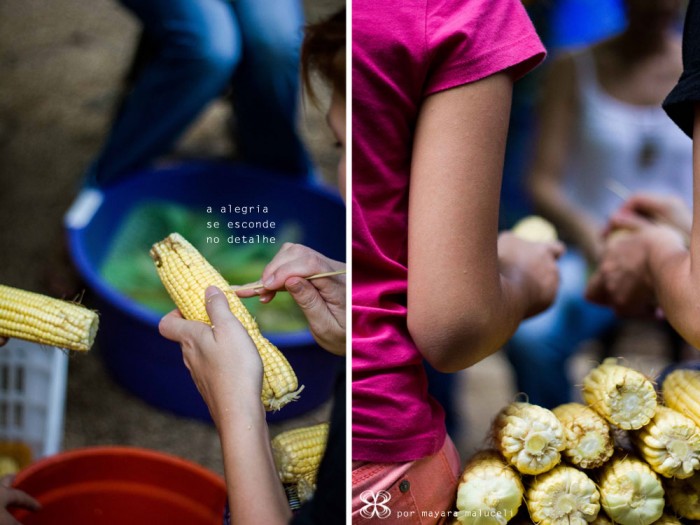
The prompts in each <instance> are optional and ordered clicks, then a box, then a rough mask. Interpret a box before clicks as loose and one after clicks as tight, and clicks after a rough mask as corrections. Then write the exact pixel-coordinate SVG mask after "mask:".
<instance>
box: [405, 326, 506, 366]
mask: <svg viewBox="0 0 700 525" xmlns="http://www.w3.org/2000/svg"><path fill="white" fill-rule="evenodd" d="M407 322H408V331H409V333H410V335H411V337H412V339H413V341H414V342H415V344H416V346H417V347H418V350H419V351H420V352H421V354H422V355H423V357H424V358H425V360H426V361H428V363H430V365H431V366H432V367H433V368H435V369H436V370H438V371H440V372H445V373H451V372H458V371H460V370H463V369H465V368H468V367H470V366H472V365H474V364H476V363H478V362H479V361H481V360H482V359H484V358H485V357H488V356H489V355H491V354H493V353H494V352H496V351H497V350H498V349H499V348H500V347H501V345H502V344H503V343H504V342H505V340H504V341H500V338H499V337H498V334H497V333H496V331H495V330H494V329H493V327H494V326H495V324H494V323H493V322H492V317H491V316H490V315H484V314H483V312H482V313H481V314H477V313H474V314H472V315H470V314H466V313H463V314H462V315H459V316H453V317H452V318H449V317H446V316H442V317H441V318H440V319H438V318H436V317H430V316H427V315H420V314H418V315H411V314H410V313H409V315H408V318H407Z"/></svg>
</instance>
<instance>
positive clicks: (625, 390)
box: [581, 357, 657, 430]
mask: <svg viewBox="0 0 700 525" xmlns="http://www.w3.org/2000/svg"><path fill="white" fill-rule="evenodd" d="M581 395H582V396H583V399H584V401H585V402H586V403H588V405H590V406H591V407H592V408H593V409H594V410H595V411H596V412H598V413H599V414H600V415H601V416H603V417H604V418H605V419H606V420H608V421H609V422H610V423H612V424H613V425H616V426H618V427H620V428H622V429H624V430H636V429H638V428H642V427H643V426H644V425H646V424H647V423H649V420H650V419H651V418H652V416H653V415H654V411H655V410H656V405H657V402H656V391H655V390H654V385H653V384H652V382H651V381H649V380H648V379H647V378H646V377H645V376H644V375H643V374H641V373H640V372H637V371H636V370H633V369H631V368H628V367H626V366H621V365H618V364H617V360H616V359H615V358H614V357H611V358H608V359H605V360H604V361H603V362H602V363H601V364H600V365H598V366H597V367H596V368H594V369H593V370H591V371H590V372H589V373H588V375H586V377H584V379H583V388H582V390H581Z"/></svg>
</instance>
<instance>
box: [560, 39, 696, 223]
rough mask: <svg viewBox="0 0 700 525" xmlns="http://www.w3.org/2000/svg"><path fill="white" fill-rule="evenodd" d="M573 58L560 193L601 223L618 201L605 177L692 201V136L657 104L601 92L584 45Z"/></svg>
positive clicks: (634, 189)
mask: <svg viewBox="0 0 700 525" xmlns="http://www.w3.org/2000/svg"><path fill="white" fill-rule="evenodd" d="M574 62H575V64H576V76H577V79H578V88H579V101H580V108H579V109H580V126H579V127H578V128H577V129H576V130H575V131H574V136H573V142H572V147H571V149H572V152H571V154H570V156H569V162H568V165H567V166H566V170H565V173H564V179H563V188H564V192H565V194H566V195H567V196H568V197H569V198H570V199H571V200H572V201H573V202H576V203H577V204H578V205H580V206H581V207H583V208H585V209H586V210H588V211H589V213H591V214H592V215H593V216H594V217H596V218H597V219H598V220H600V222H601V225H602V224H604V223H605V222H606V221H607V218H608V217H609V216H610V214H611V213H613V212H614V211H616V210H617V209H618V208H619V207H620V205H621V204H622V203H623V199H622V198H621V197H620V196H619V195H616V194H615V193H614V192H613V191H611V190H610V189H609V184H608V181H609V180H610V179H612V180H615V181H617V183H619V184H620V185H622V186H623V187H626V188H628V189H629V190H631V191H632V192H633V193H634V192H636V191H644V192H651V193H656V194H674V195H677V196H679V197H682V198H683V199H684V200H685V201H686V202H687V203H688V205H689V206H690V205H692V198H693V163H692V162H693V161H692V141H691V140H690V139H689V138H688V137H687V136H686V135H685V134H684V133H683V132H682V131H681V130H680V129H679V128H678V127H677V126H676V125H675V124H674V123H673V121H671V119H670V118H668V116H667V115H666V113H665V112H664V110H663V109H662V108H661V105H660V104H659V105H658V106H635V105H632V104H628V103H626V102H622V101H620V100H618V99H616V98H613V97H612V96H611V95H609V94H608V93H606V92H605V91H604V90H603V89H602V88H601V87H600V85H599V84H598V80H597V78H596V69H595V61H594V58H593V55H592V53H591V52H590V51H588V50H586V51H584V52H582V53H580V54H578V55H576V56H575V58H574Z"/></svg>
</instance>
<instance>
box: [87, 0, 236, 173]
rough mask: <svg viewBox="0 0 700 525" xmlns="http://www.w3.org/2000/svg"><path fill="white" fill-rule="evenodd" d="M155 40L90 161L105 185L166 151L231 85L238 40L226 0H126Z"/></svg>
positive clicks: (127, 5)
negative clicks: (206, 107) (144, 65)
mask: <svg viewBox="0 0 700 525" xmlns="http://www.w3.org/2000/svg"><path fill="white" fill-rule="evenodd" d="M122 3H123V4H124V5H125V6H126V7H127V8H129V9H130V10H131V11H132V12H133V13H134V14H135V15H136V16H137V17H138V18H139V19H140V21H141V22H142V24H143V27H144V31H145V32H146V33H147V35H148V38H149V39H150V40H151V41H152V42H154V44H155V46H156V50H155V51H156V54H155V56H154V58H153V59H152V60H151V61H150V62H149V63H148V64H147V65H146V67H145V68H144V70H143V72H142V73H141V75H140V76H139V78H138V79H137V80H136V83H135V85H134V88H133V91H132V92H131V93H130V94H129V95H128V97H127V98H126V100H125V102H124V105H123V106H122V109H121V111H120V113H119V115H117V118H116V119H115V121H114V123H113V125H112V129H111V131H110V133H109V136H108V138H107V141H106V143H105V145H104V147H103V148H102V151H101V152H100V154H99V155H98V158H97V159H96V161H95V163H94V164H93V166H92V168H91V172H92V173H91V178H92V181H89V182H92V183H94V184H97V185H105V184H108V183H110V182H111V181H113V180H114V179H115V178H117V177H119V176H121V175H124V174H126V173H129V172H131V171H133V170H135V169H139V168H141V167H144V166H146V165H148V164H149V163H151V162H152V161H153V160H154V159H155V158H157V157H158V156H160V155H163V154H166V153H167V152H168V151H169V150H170V149H171V148H172V147H173V145H174V143H175V141H176V140H177V139H178V138H179V137H180V136H181V135H182V133H183V132H184V131H185V129H186V128H187V126H188V125H189V124H190V123H191V122H192V121H193V120H194V119H195V118H196V117H197V115H198V114H199V113H200V112H201V111H202V109H203V108H204V107H205V106H206V105H207V103H209V102H210V101H212V100H213V99H214V98H215V97H217V96H218V95H220V94H221V93H222V92H223V90H224V89H225V88H226V86H227V85H228V83H229V81H230V79H231V77H232V75H233V71H234V69H235V67H236V65H237V63H238V62H239V61H240V56H241V47H242V46H241V41H240V32H239V29H238V24H237V22H236V20H235V18H234V16H233V11H232V8H231V5H230V4H229V3H228V2H226V1H225V0H123V1H122Z"/></svg>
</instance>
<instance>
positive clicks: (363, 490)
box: [352, 437, 461, 525]
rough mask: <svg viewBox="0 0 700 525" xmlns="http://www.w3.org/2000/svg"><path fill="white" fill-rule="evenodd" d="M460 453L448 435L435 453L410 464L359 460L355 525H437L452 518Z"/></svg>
mask: <svg viewBox="0 0 700 525" xmlns="http://www.w3.org/2000/svg"><path fill="white" fill-rule="evenodd" d="M460 468H461V467H460V459H459V453H458V452H457V449H456V447H455V445H454V443H453V442H452V440H451V439H450V438H449V437H447V439H445V444H444V445H443V446H442V448H441V449H440V451H439V452H437V453H436V454H435V455H433V456H429V457H427V458H423V459H419V460H416V461H411V462H408V463H356V464H354V465H353V470H352V523H353V525H363V524H365V523H368V524H377V525H380V524H381V525H392V524H396V525H433V524H442V523H446V522H448V521H451V520H450V518H451V515H450V514H449V512H450V511H451V509H452V506H453V503H454V498H455V493H456V490H457V480H458V479H459V475H460V473H461V470H460Z"/></svg>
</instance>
